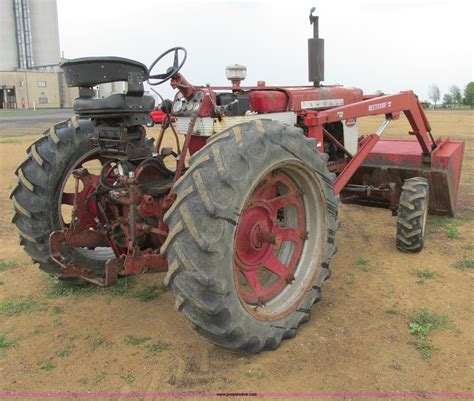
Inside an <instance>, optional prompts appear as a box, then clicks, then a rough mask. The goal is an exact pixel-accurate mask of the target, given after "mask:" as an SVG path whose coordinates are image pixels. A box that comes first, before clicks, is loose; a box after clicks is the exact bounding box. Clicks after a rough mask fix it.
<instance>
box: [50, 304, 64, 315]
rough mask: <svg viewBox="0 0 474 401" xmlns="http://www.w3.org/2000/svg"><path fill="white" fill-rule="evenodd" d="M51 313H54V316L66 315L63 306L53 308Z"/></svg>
mask: <svg viewBox="0 0 474 401" xmlns="http://www.w3.org/2000/svg"><path fill="white" fill-rule="evenodd" d="M51 312H52V313H53V315H60V314H62V313H64V309H63V308H62V307H61V306H58V305H55V306H53V309H52V310H51Z"/></svg>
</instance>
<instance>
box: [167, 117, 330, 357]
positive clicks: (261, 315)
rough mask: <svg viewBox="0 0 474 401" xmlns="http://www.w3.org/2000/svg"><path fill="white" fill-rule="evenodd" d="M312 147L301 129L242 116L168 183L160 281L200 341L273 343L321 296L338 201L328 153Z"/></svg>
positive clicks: (230, 345) (237, 347)
mask: <svg viewBox="0 0 474 401" xmlns="http://www.w3.org/2000/svg"><path fill="white" fill-rule="evenodd" d="M314 148H315V143H314V141H313V140H310V139H307V138H305V137H304V135H303V133H302V131H301V130H300V129H297V128H292V127H289V126H287V125H284V124H280V123H277V122H274V121H271V120H257V121H255V122H251V123H245V124H242V125H239V126H236V127H233V128H230V129H228V130H225V131H223V132H221V133H220V134H218V135H216V136H215V137H213V138H212V139H211V140H210V141H208V143H207V145H206V146H205V147H204V148H203V149H201V150H200V151H199V152H198V153H196V154H195V155H193V157H192V158H191V160H190V168H189V170H188V171H187V172H186V174H185V175H184V176H183V177H182V178H181V179H180V180H179V181H178V182H177V183H176V186H175V190H176V193H177V199H176V201H175V202H174V204H173V205H172V207H171V208H170V210H169V211H168V212H167V214H166V215H165V222H166V223H167V224H168V225H169V235H168V238H167V240H166V242H165V243H164V244H163V247H162V249H161V251H162V253H164V254H165V255H166V256H167V259H168V263H169V271H168V273H167V276H166V279H165V282H166V283H167V284H169V285H170V286H171V288H172V290H173V292H174V294H175V297H176V307H177V309H178V310H179V311H182V312H183V313H184V314H185V316H186V317H187V319H188V321H189V322H190V324H191V326H192V327H193V328H194V329H195V330H196V331H197V332H198V333H199V334H200V335H202V336H203V337H204V338H206V339H207V340H208V341H210V342H212V343H214V344H217V345H219V346H221V347H224V348H226V349H229V350H232V351H239V352H248V353H258V352H260V351H263V350H273V349H276V348H277V347H278V346H279V345H280V343H281V341H282V339H284V338H292V337H294V336H295V335H296V331H297V328H298V326H299V325H300V324H301V323H303V322H305V321H307V320H308V319H309V314H310V308H311V306H312V305H313V304H314V303H315V302H317V301H318V300H319V299H320V298H321V285H322V283H323V281H324V280H326V279H327V278H328V277H329V261H330V259H331V257H332V255H333V254H334V253H335V250H336V247H335V244H334V239H335V232H336V228H337V209H338V202H339V199H338V197H336V196H335V194H334V190H333V180H334V178H335V175H334V174H331V173H330V172H329V171H328V169H327V155H325V154H321V153H319V152H317V151H315V150H314Z"/></svg>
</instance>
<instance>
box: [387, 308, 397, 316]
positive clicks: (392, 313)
mask: <svg viewBox="0 0 474 401" xmlns="http://www.w3.org/2000/svg"><path fill="white" fill-rule="evenodd" d="M385 313H386V314H387V315H399V314H400V311H399V310H398V309H387V310H386V311H385Z"/></svg>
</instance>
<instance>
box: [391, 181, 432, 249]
mask: <svg viewBox="0 0 474 401" xmlns="http://www.w3.org/2000/svg"><path fill="white" fill-rule="evenodd" d="M428 204H429V184H428V180H427V179H426V178H422V177H414V178H409V179H407V180H405V182H404V184H403V187H402V191H401V194H400V202H399V207H398V218H397V239H396V244H397V248H398V249H399V250H400V251H402V252H420V251H421V250H422V249H423V245H424V243H425V229H426V220H427V217H428Z"/></svg>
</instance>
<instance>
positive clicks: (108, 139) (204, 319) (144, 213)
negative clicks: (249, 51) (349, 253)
mask: <svg viewBox="0 0 474 401" xmlns="http://www.w3.org/2000/svg"><path fill="white" fill-rule="evenodd" d="M313 11H314V10H312V11H311V14H310V21H311V23H312V24H313V26H314V37H313V38H311V39H309V41H308V48H309V80H310V81H311V82H312V85H311V86H302V87H298V86H292V85H289V86H282V87H280V86H279V87H275V86H266V85H265V83H264V82H259V84H258V85H257V86H251V87H244V86H241V81H242V80H243V79H244V78H245V74H246V70H245V68H244V67H242V66H238V65H234V66H230V67H229V68H228V69H227V77H228V78H229V79H230V80H231V81H232V85H231V86H229V87H212V86H195V85H192V84H190V83H189V82H188V81H186V79H185V78H184V76H183V75H182V74H181V72H180V70H181V69H182V67H183V65H184V63H185V61H186V55H187V52H186V50H185V49H184V48H182V47H175V48H172V49H169V50H168V51H166V52H165V53H163V54H162V55H161V56H159V57H158V58H157V59H156V60H155V62H153V64H152V65H151V67H150V68H147V67H146V66H145V65H143V64H141V63H139V62H136V61H132V60H128V59H123V58H116V57H101V58H82V59H76V60H71V61H67V62H65V63H64V64H63V65H62V67H63V69H64V74H65V78H66V81H67V85H68V86H69V87H79V97H78V98H77V99H76V100H75V104H74V111H75V115H74V116H73V117H72V118H71V119H70V120H68V121H65V122H61V123H59V124H56V125H55V126H54V127H52V128H51V129H49V130H47V131H46V132H45V133H44V134H43V136H42V137H41V138H39V139H38V140H37V141H36V142H34V143H33V144H32V145H31V146H30V147H29V148H28V158H27V159H26V160H25V161H24V162H23V163H22V164H21V165H20V166H19V167H18V169H17V170H16V175H17V177H18V186H17V187H16V188H15V189H14V191H13V193H12V201H13V204H14V208H15V217H14V219H13V221H14V223H15V224H16V226H17V227H18V230H19V232H20V238H21V244H22V245H23V246H24V248H25V250H26V252H28V254H29V255H31V257H32V258H33V260H34V261H35V262H37V263H39V265H40V268H41V269H42V270H44V271H46V272H47V273H49V274H52V275H55V276H57V277H58V278H59V279H62V280H69V281H76V282H79V283H81V282H82V283H83V282H88V283H93V284H96V285H99V286H103V287H108V286H112V285H114V284H115V283H116V282H117V279H118V277H120V276H127V275H132V274H138V273H145V272H167V273H166V277H165V284H166V285H168V286H170V287H171V289H172V291H173V292H174V295H175V297H176V308H177V309H178V310H179V311H181V312H183V313H184V315H185V316H186V318H187V319H188V321H189V323H190V325H191V326H192V327H193V328H194V329H195V330H196V331H197V332H198V333H199V334H200V335H202V336H203V337H205V338H206V339H207V340H209V341H210V342H212V343H215V344H217V345H219V346H221V347H224V348H226V349H230V350H234V351H240V352H250V353H257V352H260V351H262V350H273V349H276V348H277V347H278V346H279V344H280V343H281V341H282V339H285V338H292V337H294V336H295V334H296V331H297V329H298V326H299V325H300V324H301V323H303V322H305V321H307V320H308V319H309V315H310V310H311V307H312V305H313V304H314V303H315V302H317V301H318V300H319V299H320V298H321V287H322V284H323V282H324V281H325V280H326V279H328V278H329V276H330V270H329V262H330V260H331V257H332V256H333V255H334V253H335V252H336V245H335V236H336V230H337V228H338V226H339V221H338V206H339V203H340V202H341V201H342V202H352V203H360V204H364V205H368V206H378V207H387V208H390V209H391V211H392V213H393V214H394V215H396V216H397V233H396V246H397V247H398V248H399V249H400V250H401V251H404V252H418V251H420V250H421V249H422V247H423V243H424V238H425V225H426V219H427V214H428V213H434V214H445V215H453V213H454V209H455V205H456V196H457V192H458V188H459V181H460V170H461V163H462V157H463V151H464V143H463V142H460V141H452V140H449V139H437V140H435V139H434V138H433V136H432V134H431V128H430V125H429V123H428V121H427V118H426V116H425V114H424V112H423V109H422V107H421V105H420V103H419V101H418V98H417V97H416V95H415V94H414V93H413V92H411V91H409V92H402V93H398V94H395V95H387V96H385V95H384V96H374V95H365V94H363V92H362V90H360V89H354V88H344V87H340V86H326V85H322V84H321V82H322V81H323V80H324V60H323V57H324V48H323V46H324V41H323V39H320V38H319V37H318V17H315V16H313V14H312V13H313ZM166 55H171V56H173V55H174V62H173V65H172V66H171V67H170V68H168V69H167V71H166V72H165V73H161V74H156V73H153V72H152V71H153V69H154V67H155V66H156V64H157V63H158V62H159V61H160V60H162V59H163V57H164V56H166ZM180 55H182V57H180ZM115 81H126V82H127V83H128V92H127V93H125V94H113V95H111V96H109V97H107V98H105V99H97V98H94V90H93V89H92V88H93V87H94V86H96V85H98V84H102V83H107V82H115ZM166 81H170V82H171V86H172V88H174V89H176V90H177V94H176V96H175V98H174V100H172V101H170V100H165V101H163V102H162V106H161V108H162V111H163V113H164V114H165V115H166V118H165V119H164V121H163V124H162V128H161V133H160V136H159V138H158V140H157V141H156V143H154V141H153V140H152V139H151V138H147V136H146V130H145V128H144V125H146V124H147V123H150V122H151V119H150V112H151V111H152V110H154V105H155V100H154V99H153V98H152V97H151V96H145V95H144V82H148V83H149V84H150V85H152V86H156V85H159V84H162V83H164V82H166ZM400 113H404V114H405V116H406V117H407V119H408V121H409V123H410V125H411V128H412V130H411V132H409V134H410V135H412V136H414V137H415V138H414V139H413V140H408V139H400V140H381V139H380V136H381V134H382V132H383V130H384V128H385V127H386V126H387V124H388V123H390V121H392V120H394V119H397V118H398V117H399V115H400ZM373 115H384V116H385V122H384V123H383V124H382V126H381V127H380V129H379V130H378V131H377V132H376V133H373V134H371V135H368V136H360V135H358V119H359V118H361V117H365V116H373ZM174 118H175V119H176V123H175V124H171V121H172V120H173V119H174ZM165 135H174V136H175V137H176V140H177V152H174V151H173V150H171V149H170V148H166V147H164V146H163V138H164V136H165ZM178 135H184V141H183V143H182V147H181V146H180V141H178ZM91 161H95V162H96V163H97V165H99V166H100V168H98V169H97V170H94V171H93V170H91V169H88V168H87V167H86V166H87V165H88V164H90V162H91ZM70 177H72V178H71V179H72V180H73V181H74V183H75V184H74V185H73V186H70V185H69V184H68V185H66V183H67V182H70V180H69V178H70ZM66 209H68V210H69V211H70V215H71V217H70V218H66V213H65V210H66Z"/></svg>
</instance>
